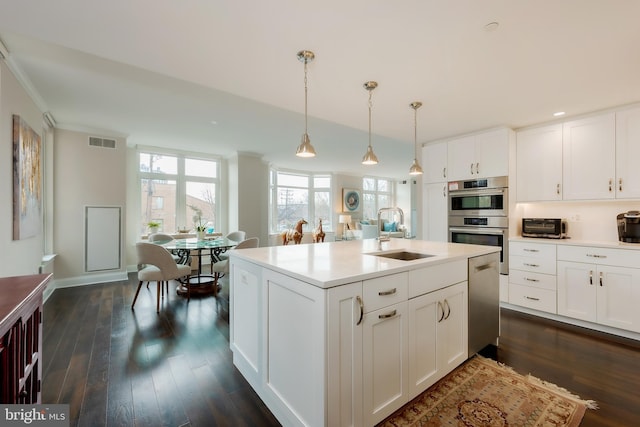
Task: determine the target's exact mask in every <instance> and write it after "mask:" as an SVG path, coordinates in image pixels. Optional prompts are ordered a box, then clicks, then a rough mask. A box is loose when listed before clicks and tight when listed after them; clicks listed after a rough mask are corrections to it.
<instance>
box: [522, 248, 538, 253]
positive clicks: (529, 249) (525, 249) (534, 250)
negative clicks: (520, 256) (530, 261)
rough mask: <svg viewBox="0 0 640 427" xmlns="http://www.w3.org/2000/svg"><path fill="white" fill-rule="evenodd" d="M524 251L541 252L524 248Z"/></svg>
mask: <svg viewBox="0 0 640 427" xmlns="http://www.w3.org/2000/svg"><path fill="white" fill-rule="evenodd" d="M523 251H525V252H540V250H539V249H528V248H524V249H523Z"/></svg>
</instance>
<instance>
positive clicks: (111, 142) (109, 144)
mask: <svg viewBox="0 0 640 427" xmlns="http://www.w3.org/2000/svg"><path fill="white" fill-rule="evenodd" d="M89 145H91V146H93V147H104V148H116V140H115V139H107V138H99V137H97V136H90V137H89Z"/></svg>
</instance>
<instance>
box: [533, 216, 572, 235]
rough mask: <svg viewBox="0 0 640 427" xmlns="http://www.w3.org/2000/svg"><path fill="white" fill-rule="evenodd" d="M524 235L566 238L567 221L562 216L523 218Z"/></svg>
mask: <svg viewBox="0 0 640 427" xmlns="http://www.w3.org/2000/svg"><path fill="white" fill-rule="evenodd" d="M522 237H539V238H546V239H564V238H566V237H567V221H566V220H564V219H561V218H522Z"/></svg>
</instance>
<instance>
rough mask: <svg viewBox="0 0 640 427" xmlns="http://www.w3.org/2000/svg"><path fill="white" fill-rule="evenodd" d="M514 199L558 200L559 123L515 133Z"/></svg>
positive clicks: (560, 136)
mask: <svg viewBox="0 0 640 427" xmlns="http://www.w3.org/2000/svg"><path fill="white" fill-rule="evenodd" d="M516 165H517V166H516V200H517V201H518V202H537V201H551V200H562V124H561V123H558V124H553V125H549V126H544V127H539V128H534V129H526V130H522V131H519V132H518V133H517V134H516Z"/></svg>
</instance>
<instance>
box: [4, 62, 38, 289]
mask: <svg viewBox="0 0 640 427" xmlns="http://www.w3.org/2000/svg"><path fill="white" fill-rule="evenodd" d="M13 114H18V115H19V116H20V117H22V118H23V119H24V120H25V121H26V122H27V124H28V125H29V126H30V127H31V128H32V129H33V130H34V131H36V132H37V133H38V134H39V135H40V138H41V142H42V144H43V149H44V151H45V156H46V151H47V150H48V149H49V147H46V146H44V144H45V142H46V141H47V138H46V137H45V131H44V125H43V119H42V112H41V111H40V110H39V109H38V108H37V106H36V105H35V103H34V102H33V101H32V100H31V98H30V97H29V96H28V95H27V93H26V92H25V91H24V89H23V88H22V87H21V86H20V84H19V83H18V81H17V80H16V79H15V77H14V76H13V74H12V73H11V71H10V70H9V69H8V68H7V65H6V64H5V63H4V62H3V61H0V159H2V167H0V254H2V261H1V262H0V276H1V277H8V276H20V275H26V274H36V273H38V270H39V267H40V263H41V261H42V255H43V252H44V237H43V234H42V232H41V233H40V234H38V235H36V236H34V237H29V238H26V239H23V240H13V118H12V116H13ZM44 172H45V173H46V171H44ZM43 208H44V200H43Z"/></svg>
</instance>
